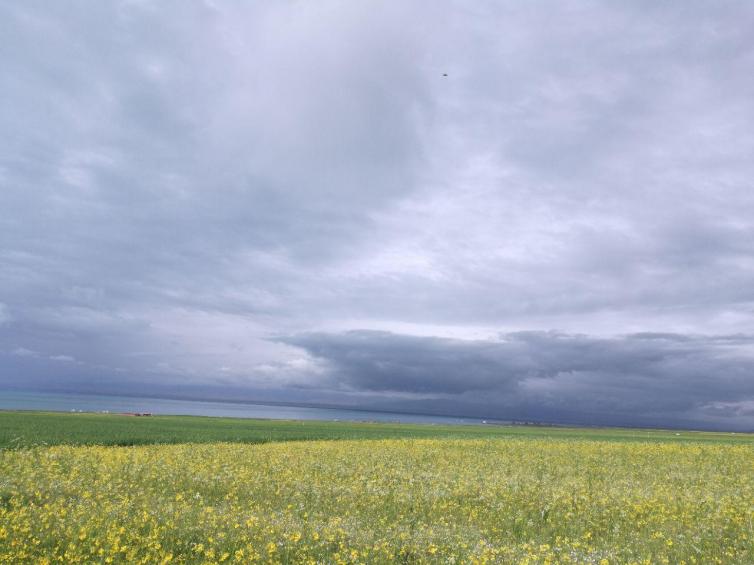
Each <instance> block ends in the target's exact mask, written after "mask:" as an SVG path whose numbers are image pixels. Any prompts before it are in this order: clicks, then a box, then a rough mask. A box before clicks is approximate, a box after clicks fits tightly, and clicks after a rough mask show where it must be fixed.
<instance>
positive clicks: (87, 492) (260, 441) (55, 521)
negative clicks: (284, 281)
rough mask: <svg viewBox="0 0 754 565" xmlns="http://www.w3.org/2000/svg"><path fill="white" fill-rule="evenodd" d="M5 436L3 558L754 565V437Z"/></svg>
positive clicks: (385, 431)
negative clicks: (753, 564)
mask: <svg viewBox="0 0 754 565" xmlns="http://www.w3.org/2000/svg"><path fill="white" fill-rule="evenodd" d="M0 434H1V435H0V440H1V441H2V445H3V446H4V447H5V448H4V449H0V563H144V564H151V563H171V562H172V563H197V564H199V563H202V564H214V563H312V564H316V563H339V564H340V563H364V564H367V563H396V562H397V563H501V564H507V563H519V564H526V565H533V564H541V565H544V564H555V563H589V564H597V565H610V564H617V563H626V564H629V563H630V564H641V565H651V564H654V563H664V564H682V563H686V564H691V563H694V564H706V563H720V564H728V563H731V564H734V563H735V564H742V565H743V564H747V565H750V564H751V563H754V437H752V436H751V435H746V434H713V433H696V432H677V431H646V430H625V429H575V428H544V427H525V426H521V427H504V426H457V427H455V426H431V425H401V424H356V423H344V422H289V421H265V420H234V419H223V418H196V417H154V416H153V417H147V418H134V417H124V416H113V415H99V414H97V415H95V414H51V413H26V412H6V413H0ZM323 439H325V440H337V441H321V440H323ZM286 440H296V441H286ZM150 444H152V445H150ZM254 444H256V445H254Z"/></svg>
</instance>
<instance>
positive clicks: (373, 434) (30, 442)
mask: <svg viewBox="0 0 754 565" xmlns="http://www.w3.org/2000/svg"><path fill="white" fill-rule="evenodd" d="M516 437H527V438H558V439H568V438H570V439H580V440H583V439H593V440H609V441H662V442H665V441H672V442H678V441H681V442H687V441H693V442H700V441H701V442H713V443H737V444H754V435H752V434H730V433H714V432H687V431H683V432H679V431H673V430H636V429H622V428H566V427H545V426H541V427H540V426H497V425H473V426H472V425H470V426H439V425H427V424H389V423H387V424H386V423H358V422H319V421H286V420H251V419H248V420H244V419H238V418H201V417H196V416H149V417H129V416H120V415H111V414H91V413H89V414H88V413H83V414H68V413H59V412H46V413H45V412H10V411H8V412H3V411H0V448H14V447H31V446H41V445H113V446H130V445H148V444H155V443H160V444H162V443H186V442H192V443H209V442H218V441H223V442H239V443H267V442H271V441H307V440H308V441H311V440H343V439H400V438H414V439H419V438H426V439H430V438H448V439H450V438H454V439H489V438H516Z"/></svg>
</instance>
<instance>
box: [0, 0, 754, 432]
mask: <svg viewBox="0 0 754 565" xmlns="http://www.w3.org/2000/svg"><path fill="white" fill-rule="evenodd" d="M752 29H754V4H752V3H750V2H746V1H740V2H736V1H731V2H695V1H688V0H684V1H680V0H679V1H677V2H654V1H646V2H641V1H639V2H589V1H584V0H579V1H577V2H568V1H562V0H559V1H552V2H536V3H532V2H518V1H515V2H514V1H510V2H497V1H495V2H492V1H490V2H473V3H469V2H465V1H460V0H459V1H440V2H437V1H434V0H432V1H429V0H427V1H418V2H353V1H350V0H342V1H330V0H322V1H318V2H304V1H300V2H278V1H275V2H272V1H271V2H253V3H247V2H230V1H229V2H221V1H220V0H212V1H210V0H206V1H205V2H198V1H197V2H184V1H178V0H175V1H173V2H157V1H155V2H152V1H148V0H138V1H137V0H130V1H122V2H97V1H88V2H74V1H68V2H49V1H43V0H40V1H24V2H11V1H8V2H0V133H1V134H2V135H1V137H0V387H3V388H6V389H7V388H17V389H37V390H68V391H87V392H116V393H124V392H125V393H140V394H161V395H183V396H196V397H206V398H246V399H266V400H279V401H285V400H290V401H312V402H328V403H340V404H348V405H359V406H371V407H382V408H394V409H396V408H397V409H403V410H421V411H429V412H439V413H449V414H467V415H480V416H483V417H497V418H503V419H505V418H515V419H538V420H544V421H557V422H578V423H607V424H629V425H683V426H697V427H713V428H714V427H720V428H729V429H749V428H754V72H752V70H753V69H754V34H752Z"/></svg>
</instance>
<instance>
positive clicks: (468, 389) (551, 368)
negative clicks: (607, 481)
mask: <svg viewBox="0 0 754 565" xmlns="http://www.w3.org/2000/svg"><path fill="white" fill-rule="evenodd" d="M281 339H282V341H283V342H285V343H287V344H290V345H295V346H297V347H301V348H303V349H305V350H306V351H307V352H308V353H309V354H310V355H312V356H313V357H315V358H317V359H320V360H322V361H325V362H327V363H329V364H330V374H331V375H332V376H333V378H334V383H333V385H334V386H336V387H337V386H339V387H342V388H344V389H346V390H351V391H353V390H356V391H368V392H381V393H407V394H409V395H413V396H414V398H416V399H425V400H424V401H423V402H422V403H421V405H422V406H423V407H424V408H428V407H432V404H433V402H432V401H431V400H426V398H427V394H428V393H430V395H433V396H434V399H435V400H434V402H435V404H440V405H442V406H452V403H448V402H447V399H448V398H455V401H456V403H457V404H456V407H455V409H456V411H458V412H463V411H467V412H468V411H473V412H475V413H476V414H479V415H483V416H488V417H490V416H494V417H496V418H501V419H516V418H521V417H522V416H533V415H536V416H537V417H539V418H543V419H545V420H548V421H557V420H558V419H559V418H562V417H563V416H564V415H567V416H568V418H569V420H570V421H574V422H577V423H582V424H583V423H601V424H616V423H620V422H627V421H632V420H633V421H634V422H643V423H645V424H647V425H678V424H679V423H682V422H683V423H688V422H694V421H696V422H697V424H698V425H700V424H701V425H706V426H720V427H725V425H729V423H730V421H731V420H732V419H735V416H742V414H741V406H744V405H747V404H746V403H751V402H754V380H752V375H753V374H754V355H752V352H754V337H752V336H749V335H732V336H705V335H678V334H659V333H640V334H629V335H624V336H616V337H610V338H601V337H594V336H587V335H577V334H564V333H559V332H532V331H527V332H512V333H505V334H501V335H500V337H499V339H496V340H458V339H448V338H444V339H441V338H435V337H417V336H407V335H399V334H393V333H389V332H375V331H349V332H344V333H339V334H325V333H313V334H302V335H297V336H290V337H285V338H281ZM726 406H727V407H728V410H727V411H726V410H725V409H724V407H726ZM747 414H748V413H747ZM738 424H739V426H754V419H752V418H750V417H748V416H747V417H741V418H740V420H739V422H738Z"/></svg>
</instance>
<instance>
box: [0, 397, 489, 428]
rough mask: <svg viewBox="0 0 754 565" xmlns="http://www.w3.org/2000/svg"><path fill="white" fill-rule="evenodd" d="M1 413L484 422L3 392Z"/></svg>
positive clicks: (343, 410)
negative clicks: (132, 413)
mask: <svg viewBox="0 0 754 565" xmlns="http://www.w3.org/2000/svg"><path fill="white" fill-rule="evenodd" d="M0 410H43V411H49V412H113V413H121V412H140V413H143V412H148V413H150V414H154V415H185V416H223V417H229V418H263V419H270V420H329V421H334V420H342V421H349V422H403V423H414V424H479V423H481V422H482V420H479V419H475V418H459V417H452V416H428V415H423V414H403V413H395V412H376V411H369V410H351V409H347V408H313V407H307V406H289V405H277V404H263V403H245V402H244V403H242V402H208V401H201V400H174V399H168V398H139V397H132V396H98V395H89V394H64V393H43V392H19V391H0Z"/></svg>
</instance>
